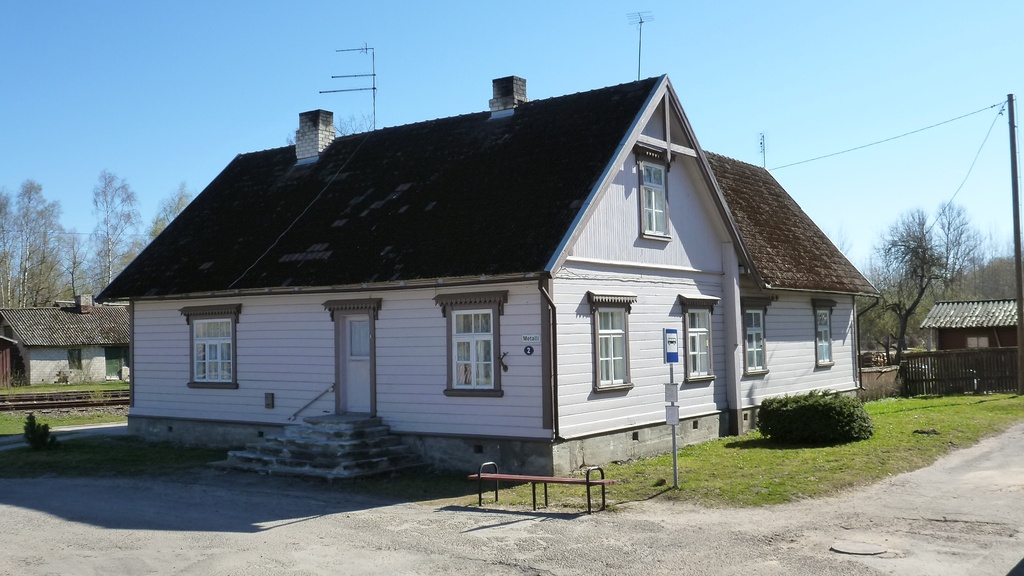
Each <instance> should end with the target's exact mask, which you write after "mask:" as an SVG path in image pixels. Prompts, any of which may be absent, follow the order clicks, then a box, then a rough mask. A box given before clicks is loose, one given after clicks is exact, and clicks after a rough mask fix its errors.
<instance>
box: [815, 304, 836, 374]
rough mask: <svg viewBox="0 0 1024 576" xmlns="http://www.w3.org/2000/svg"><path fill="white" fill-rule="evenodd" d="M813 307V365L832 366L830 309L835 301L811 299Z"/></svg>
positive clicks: (833, 306)
mask: <svg viewBox="0 0 1024 576" xmlns="http://www.w3.org/2000/svg"><path fill="white" fill-rule="evenodd" d="M811 304H812V306H813V307H814V363H815V365H817V366H822V367H825V366H832V365H833V360H832V309H833V308H835V305H836V303H835V300H820V299H817V298H815V299H813V300H811Z"/></svg>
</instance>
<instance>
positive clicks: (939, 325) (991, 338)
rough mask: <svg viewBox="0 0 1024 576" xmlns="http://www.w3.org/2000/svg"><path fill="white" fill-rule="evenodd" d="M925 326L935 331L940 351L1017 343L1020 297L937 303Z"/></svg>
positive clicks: (924, 322)
mask: <svg viewBox="0 0 1024 576" xmlns="http://www.w3.org/2000/svg"><path fill="white" fill-rule="evenodd" d="M921 328H926V329H929V330H931V332H932V335H933V337H932V341H933V342H934V343H935V348H936V350H962V349H964V348H1006V347H1009V348H1013V347H1016V346H1017V301H1016V300H960V301H946V302H936V303H935V306H933V307H932V309H931V310H929V311H928V315H927V316H925V319H924V321H922V322H921Z"/></svg>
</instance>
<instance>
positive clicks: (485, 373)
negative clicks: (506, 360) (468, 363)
mask: <svg viewBox="0 0 1024 576" xmlns="http://www.w3.org/2000/svg"><path fill="white" fill-rule="evenodd" d="M477 369H478V371H479V375H478V381H477V384H479V385H481V386H491V384H492V378H491V374H492V371H493V367H492V366H491V365H490V364H480V365H478V367H477Z"/></svg>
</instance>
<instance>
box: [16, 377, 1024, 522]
mask: <svg viewBox="0 0 1024 576" xmlns="http://www.w3.org/2000/svg"><path fill="white" fill-rule="evenodd" d="M866 408H867V411H868V413H869V414H871V417H872V419H873V421H874V425H875V435H874V436H873V437H872V438H871V439H869V440H864V441H861V442H853V443H849V444H843V445H839V446H829V447H779V446H776V445H773V444H771V443H769V442H768V441H766V440H765V439H764V438H762V437H761V436H760V435H759V434H757V433H756V432H754V433H751V434H747V435H745V436H741V437H732V438H723V439H720V440H716V441H712V442H706V443H703V444H698V445H694V446H687V447H684V448H682V449H680V451H679V489H678V490H675V489H673V488H672V487H671V484H672V457H671V455H665V456H659V457H656V458H646V459H642V460H639V461H635V462H628V463H622V464H610V465H608V466H605V467H604V468H605V472H606V475H607V477H608V478H615V479H619V480H621V481H622V482H621V483H620V484H616V485H614V486H611V487H609V489H608V500H609V502H610V503H612V504H614V503H623V502H629V501H640V500H647V499H651V498H655V497H658V498H667V499H673V500H685V501H689V502H694V503H698V504H702V505H705V506H763V505H769V504H778V503H782V502H788V501H791V500H796V499H800V498H814V497H820V496H824V495H828V494H833V493H836V492H838V491H841V490H844V489H848V488H853V487H857V486H862V485H865V484H869V483H872V482H875V481H878V480H880V479H882V478H885V477H887V476H891V475H894V474H899V473H901V472H906V471H910V470H915V469H917V468H921V467H923V466H927V465H929V464H931V463H932V462H934V461H935V460H936V459H938V458H939V457H941V456H942V455H944V454H947V453H949V452H950V451H952V450H954V449H956V448H960V447H965V446H969V445H971V444H974V443H975V442H977V441H978V440H980V439H982V438H984V437H986V436H990V435H993V434H996V433H999V432H1002V431H1004V430H1006V429H1007V428H1009V427H1010V426H1012V425H1013V424H1015V423H1018V422H1021V421H1024V397H1021V396H1016V395H1008V394H999V395H989V396H958V397H942V398H917V399H889V400H880V401H877V402H871V403H868V404H866ZM41 422H48V421H47V420H45V419H41ZM48 423H49V422H48ZM51 425H53V424H52V423H51ZM932 430H934V431H935V432H938V433H937V434H917V433H915V431H932ZM19 431H20V427H19ZM223 457H224V451H222V450H221V451H217V450H201V449H185V448H175V447H173V446H169V445H163V444H156V445H154V444H145V443H142V442H139V441H137V440H133V439H131V438H110V439H106V440H97V439H88V440H87V439H82V440H77V441H76V440H69V441H67V442H64V443H63V444H62V447H61V448H59V449H58V450H55V451H51V452H36V453H34V452H32V451H30V450H28V449H27V448H24V449H18V450H13V451H8V452H0V477H12V476H21V477H26V476H29V477H31V476H37V475H41V474H51V473H52V474H61V475H110V474H160V473H163V472H166V471H168V470H179V469H185V468H188V467H194V466H201V465H204V464H206V463H207V462H212V461H215V460H221V459H223ZM344 489H345V490H356V491H360V492H366V493H374V494H378V495H382V496H386V497H388V498H393V499H397V500H403V501H425V500H426V501H433V500H438V499H452V498H454V499H456V501H457V503H458V504H465V505H473V506H475V505H476V484H475V483H472V482H470V481H468V480H466V475H465V474H443V475H404V476H401V477H398V478H393V479H386V480H380V479H376V480H373V481H365V482H354V483H351V484H345V485H344ZM549 493H550V500H551V504H552V506H553V507H554V506H559V507H562V506H566V507H571V508H575V509H577V510H578V509H581V508H585V507H586V499H585V488H584V487H582V486H560V485H551V486H550V487H549ZM530 494H531V492H530V485H529V484H525V485H521V486H517V487H505V485H504V484H503V487H502V489H501V502H500V503H501V505H502V506H509V505H511V506H516V507H526V508H529V507H530V501H531V495H530ZM598 498H600V496H598ZM485 506H493V504H487V503H486V502H485Z"/></svg>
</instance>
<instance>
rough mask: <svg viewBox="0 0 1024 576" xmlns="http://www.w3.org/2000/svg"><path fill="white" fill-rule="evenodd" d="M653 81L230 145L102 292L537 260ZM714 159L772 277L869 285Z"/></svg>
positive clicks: (448, 274)
mask: <svg viewBox="0 0 1024 576" xmlns="http://www.w3.org/2000/svg"><path fill="white" fill-rule="evenodd" d="M662 81H667V78H665V77H661V78H651V79H647V80H642V81H638V82H631V83H628V84H621V85H618V86H612V87H609V88H602V89H599V90H593V91H590V92H582V93H578V94H572V95H569V96H562V97H558V98H549V99H544V100H534V101H531V102H526V103H523V104H521V105H519V106H518V107H517V108H516V109H515V112H514V114H511V115H506V116H503V117H495V118H492V116H491V114H490V113H488V112H482V113H476V114H467V115H464V116H456V117H452V118H444V119H440V120H433V121H429V122H421V123H418V124H410V125H407V126H398V127H394V128H385V129H381V130H375V131H372V132H368V133H365V134H355V135H351V136H346V137H343V138H339V139H336V140H335V141H334V142H333V143H332V144H331V145H330V146H329V147H328V148H327V149H326V150H324V151H323V153H321V155H320V158H319V160H317V161H316V162H314V163H309V164H300V165H296V162H295V150H294V147H292V146H289V147H285V148H277V149H273V150H265V151H262V152H253V153H250V154H243V155H240V156H237V157H236V158H235V159H234V160H233V161H232V162H231V163H230V164H229V165H228V166H227V168H225V169H224V171H223V172H221V174H220V175H219V176H217V178H216V179H215V180H214V181H213V182H212V183H210V185H209V186H207V188H206V189H205V190H204V191H203V192H202V193H201V194H200V195H199V196H198V197H197V198H196V199H195V200H194V201H193V202H192V203H191V204H190V205H189V206H188V207H187V208H186V209H185V210H184V212H182V214H181V215H180V216H179V217H178V218H176V219H175V220H174V221H173V222H171V224H170V225H169V226H168V227H167V228H166V229H165V230H164V232H163V233H162V234H160V236H158V237H157V238H156V239H155V240H154V241H153V242H152V243H150V245H149V246H147V247H146V249H145V250H143V252H142V253H141V254H140V255H139V256H138V257H137V258H136V259H135V260H134V261H133V262H132V263H131V264H130V265H129V266H128V267H127V268H126V269H125V270H124V271H123V272H122V273H121V274H120V275H119V276H118V277H117V278H116V279H114V281H113V282H112V283H111V284H110V285H109V286H107V288H106V289H105V290H104V291H103V292H102V293H101V294H100V295H99V298H100V299H103V300H110V299H121V298H138V297H159V296H168V295H179V294H196V293H205V292H219V291H225V290H233V289H235V290H244V289H276V288H282V287H300V286H303V287H327V286H346V285H347V286H351V285H360V284H370V283H375V282H397V281H415V280H419V279H433V278H467V277H477V276H499V275H505V274H512V275H518V274H529V273H538V272H544V271H545V268H546V266H547V265H548V264H549V262H550V260H551V258H552V257H553V256H554V255H555V254H556V252H557V251H558V249H559V247H560V243H561V241H562V240H563V239H564V238H565V237H566V235H567V233H568V232H569V231H570V226H572V224H573V222H574V220H575V218H576V217H577V215H578V214H579V212H580V210H582V209H583V208H584V203H585V201H586V200H587V199H588V197H589V194H590V192H591V191H592V190H593V189H594V188H595V186H596V185H597V184H598V182H599V179H600V178H601V176H602V174H603V172H604V170H605V169H606V168H607V167H608V166H609V165H610V163H611V161H612V160H613V159H614V158H615V155H616V153H617V152H618V151H619V150H620V149H621V146H623V145H624V144H627V142H626V137H627V135H628V134H630V128H631V126H632V125H633V123H634V122H636V121H637V120H638V118H639V116H640V114H641V113H642V112H643V111H644V109H645V107H646V106H647V105H648V104H649V102H650V99H651V98H652V97H653V95H654V93H655V92H656V91H657V90H658V87H659V86H660V83H661V82H662ZM709 159H710V160H711V167H712V169H713V171H714V173H715V176H716V177H717V179H718V182H719V185H720V187H721V188H722V190H723V193H724V195H725V199H726V203H727V204H728V206H729V207H730V208H731V210H732V213H733V215H734V216H735V219H736V222H737V225H738V229H739V233H740V236H741V237H742V238H743V240H744V244H745V246H747V248H748V250H749V251H750V253H751V254H752V259H753V261H754V262H753V264H754V267H755V269H756V271H759V272H760V274H761V275H762V276H763V278H764V279H765V280H767V281H768V283H769V284H770V285H771V286H772V287H774V288H792V289H802V290H803V289H806V290H823V291H830V292H849V293H865V292H866V293H874V288H872V287H871V285H870V284H869V283H868V282H867V281H866V280H865V279H864V277H863V276H861V274H860V273H859V272H858V271H857V269H856V268H854V267H853V266H852V265H851V264H850V263H849V262H848V261H847V260H846V258H845V257H843V255H842V254H841V253H840V252H839V250H837V249H836V248H835V247H834V246H833V245H832V243H831V242H830V241H829V240H828V238H827V237H825V235H824V234H822V232H821V231H820V230H818V228H817V227H816V226H815V225H814V223H813V222H811V221H810V219H809V218H808V217H807V215H806V214H804V213H803V211H801V210H800V208H799V207H798V206H797V205H796V203H794V202H793V200H792V198H790V197H789V195H788V194H786V192H785V190H783V189H782V187H781V186H779V185H778V183H777V182H776V181H775V180H774V179H773V178H772V177H771V175H769V174H768V172H766V171H765V170H762V169H760V168H756V167H754V166H751V165H749V164H744V163H742V162H738V161H736V160H731V159H729V158H726V157H724V156H718V155H713V154H712V155H709Z"/></svg>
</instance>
